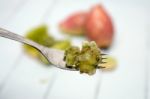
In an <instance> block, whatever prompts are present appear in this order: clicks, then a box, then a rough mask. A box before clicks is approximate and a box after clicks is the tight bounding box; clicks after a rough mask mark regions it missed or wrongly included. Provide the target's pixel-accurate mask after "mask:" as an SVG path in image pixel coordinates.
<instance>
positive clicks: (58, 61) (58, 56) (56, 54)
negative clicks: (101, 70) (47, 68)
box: [0, 28, 105, 71]
mask: <svg viewBox="0 0 150 99" xmlns="http://www.w3.org/2000/svg"><path fill="white" fill-rule="evenodd" d="M0 36H1V37H4V38H8V39H11V40H15V41H18V42H21V43H24V44H27V45H30V46H32V47H34V48H35V49H37V50H38V51H39V52H40V53H41V54H42V55H43V56H45V58H46V59H47V60H48V61H49V62H50V63H52V64H53V65H54V66H55V67H57V68H60V69H64V70H71V71H76V69H74V68H67V67H66V62H65V61H64V60H63V59H64V51H62V50H58V49H54V48H47V47H44V46H42V45H40V44H38V43H36V42H34V41H32V40H29V39H27V38H25V37H23V36H20V35H18V34H15V33H13V32H10V31H8V30H5V29H3V28H0ZM101 55H102V56H103V55H105V54H101Z"/></svg>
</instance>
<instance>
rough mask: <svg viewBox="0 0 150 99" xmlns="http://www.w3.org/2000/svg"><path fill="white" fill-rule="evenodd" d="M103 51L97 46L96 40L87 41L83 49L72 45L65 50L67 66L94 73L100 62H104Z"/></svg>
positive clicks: (82, 71)
mask: <svg viewBox="0 0 150 99" xmlns="http://www.w3.org/2000/svg"><path fill="white" fill-rule="evenodd" d="M101 57H102V56H101V51H100V50H99V48H98V47H97V45H96V43H95V42H93V41H92V42H87V41H85V42H84V43H83V45H82V49H79V47H75V46H72V47H70V48H68V49H67V50H66V51H65V58H64V60H65V61H66V67H67V68H75V69H77V70H79V71H80V73H87V74H89V75H93V74H95V72H96V69H97V68H100V67H99V66H98V64H100V63H101V62H102V58H101Z"/></svg>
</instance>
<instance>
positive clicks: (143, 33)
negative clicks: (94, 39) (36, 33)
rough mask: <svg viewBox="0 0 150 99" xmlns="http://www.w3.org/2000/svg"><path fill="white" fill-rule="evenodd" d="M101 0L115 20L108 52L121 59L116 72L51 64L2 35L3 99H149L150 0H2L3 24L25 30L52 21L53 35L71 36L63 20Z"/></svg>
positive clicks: (0, 15) (0, 75)
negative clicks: (86, 72) (61, 24)
mask: <svg viewBox="0 0 150 99" xmlns="http://www.w3.org/2000/svg"><path fill="white" fill-rule="evenodd" d="M97 3H101V4H103V5H104V6H105V8H106V9H107V11H108V12H109V13H110V14H111V16H112V18H113V21H114V26H115V39H114V44H113V46H112V48H111V49H110V50H109V51H106V53H108V54H110V55H112V56H114V57H115V58H116V59H117V61H118V66H117V69H116V70H115V71H113V72H102V73H101V72H99V71H97V74H96V75H94V76H88V75H80V74H79V73H78V72H70V71H64V70H60V69H57V68H53V67H47V66H44V65H42V64H40V63H38V62H37V61H36V60H33V59H31V58H30V57H28V56H27V55H25V54H24V53H23V50H22V48H21V46H22V45H21V44H20V43H18V42H15V41H11V40H8V39H5V38H0V99H62V98H63V99H149V98H150V97H149V95H150V92H149V88H150V85H149V79H150V73H148V71H149V70H150V69H149V65H150V64H149V61H150V58H149V55H150V51H149V50H150V48H149V43H150V42H149V37H150V35H149V34H148V33H149V32H150V20H149V18H150V13H149V10H150V2H149V0H113V1H112V0H76V1H75V0H0V27H2V28H5V29H8V30H10V31H13V32H15V33H17V34H20V35H24V34H25V33H26V31H27V30H29V29H30V28H32V27H35V26H38V25H40V24H47V25H48V26H49V31H50V33H51V34H52V35H53V36H55V37H56V38H65V37H66V36H63V35H62V34H61V33H60V32H59V31H58V23H59V22H60V21H61V20H62V19H64V18H65V17H67V16H68V15H69V14H71V13H72V12H74V11H78V10H88V9H90V7H91V6H92V5H94V4H97ZM72 41H73V43H74V44H75V45H78V44H80V43H81V42H82V41H83V39H81V38H78V39H76V38H72ZM148 78H149V79H148Z"/></svg>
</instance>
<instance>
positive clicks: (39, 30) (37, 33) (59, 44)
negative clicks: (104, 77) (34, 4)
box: [23, 25, 71, 65]
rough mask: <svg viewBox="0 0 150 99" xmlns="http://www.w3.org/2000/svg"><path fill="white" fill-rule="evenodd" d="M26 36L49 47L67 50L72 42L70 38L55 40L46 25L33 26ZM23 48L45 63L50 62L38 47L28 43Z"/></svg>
mask: <svg viewBox="0 0 150 99" xmlns="http://www.w3.org/2000/svg"><path fill="white" fill-rule="evenodd" d="M25 37H26V38H28V39H30V40H33V41H34V42H37V43H39V44H41V45H43V46H45V47H49V48H56V49H60V50H65V49H66V48H68V47H70V46H71V42H70V41H69V40H60V41H58V40H55V39H54V38H53V37H52V36H50V35H49V33H48V28H47V26H46V25H41V26H39V27H36V28H33V29H32V30H30V31H29V32H28V33H27V34H26V36H25ZM23 48H24V50H25V52H26V53H27V54H29V55H30V56H32V57H34V58H36V59H38V60H39V61H41V62H42V63H44V64H47V65H49V64H50V63H49V62H48V61H47V59H46V58H45V57H44V56H43V55H42V54H41V53H40V52H39V51H38V50H37V49H35V48H33V47H31V46H29V45H26V44H25V45H24V46H23Z"/></svg>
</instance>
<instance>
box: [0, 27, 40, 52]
mask: <svg viewBox="0 0 150 99" xmlns="http://www.w3.org/2000/svg"><path fill="white" fill-rule="evenodd" d="M0 36H1V37H4V38H8V39H11V40H15V41H18V42H21V43H24V44H27V45H30V46H32V47H34V48H36V49H37V50H39V51H41V50H42V49H43V46H42V45H39V44H38V43H36V42H33V41H32V40H29V39H26V38H25V37H23V36H20V35H18V34H15V33H13V32H10V31H8V30H5V29H3V28H0Z"/></svg>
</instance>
